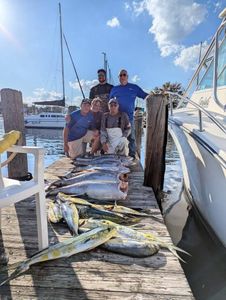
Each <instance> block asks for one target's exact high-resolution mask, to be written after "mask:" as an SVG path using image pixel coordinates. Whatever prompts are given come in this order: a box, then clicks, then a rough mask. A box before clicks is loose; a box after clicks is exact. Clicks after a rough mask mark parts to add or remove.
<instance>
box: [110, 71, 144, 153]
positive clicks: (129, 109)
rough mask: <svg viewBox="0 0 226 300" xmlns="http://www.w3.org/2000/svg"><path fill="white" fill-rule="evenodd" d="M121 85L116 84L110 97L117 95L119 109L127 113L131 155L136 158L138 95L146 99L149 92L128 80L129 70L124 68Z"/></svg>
mask: <svg viewBox="0 0 226 300" xmlns="http://www.w3.org/2000/svg"><path fill="white" fill-rule="evenodd" d="M119 81H120V85H117V86H114V87H113V88H112V90H111V92H110V99H111V98H114V97H116V98H117V100H118V103H119V110H120V111H121V112H125V113H127V115H128V116H129V120H130V124H131V134H130V135H129V136H128V140H129V155H130V156H132V157H133V158H135V155H136V145H135V128H134V118H133V113H134V109H135V100H136V97H139V98H142V99H145V98H146V97H147V96H148V94H147V93H145V92H144V91H143V90H142V89H141V88H140V87H139V86H138V85H136V84H132V83H129V82H128V72H127V71H126V70H124V69H122V70H121V71H120V72H119Z"/></svg>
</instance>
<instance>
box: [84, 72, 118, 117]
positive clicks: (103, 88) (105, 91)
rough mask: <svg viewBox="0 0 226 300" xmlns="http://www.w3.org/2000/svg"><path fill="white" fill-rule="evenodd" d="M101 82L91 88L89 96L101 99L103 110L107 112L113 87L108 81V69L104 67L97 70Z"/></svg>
mask: <svg viewBox="0 0 226 300" xmlns="http://www.w3.org/2000/svg"><path fill="white" fill-rule="evenodd" d="M97 74H98V81H99V84H97V85H95V86H93V87H92V88H91V90H90V94H89V98H90V99H94V98H96V97H98V98H100V99H101V111H102V112H104V113H105V112H107V111H109V109H108V101H109V94H110V91H111V89H112V87H113V85H111V84H110V83H107V79H106V71H105V70H104V69H99V70H98V71H97Z"/></svg>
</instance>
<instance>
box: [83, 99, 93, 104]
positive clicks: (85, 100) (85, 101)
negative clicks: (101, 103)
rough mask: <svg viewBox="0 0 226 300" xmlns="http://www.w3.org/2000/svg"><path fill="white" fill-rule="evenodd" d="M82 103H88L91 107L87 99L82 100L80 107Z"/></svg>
mask: <svg viewBox="0 0 226 300" xmlns="http://www.w3.org/2000/svg"><path fill="white" fill-rule="evenodd" d="M83 103H88V104H90V105H91V101H90V99H88V98H85V99H82V102H81V105H82V104H83Z"/></svg>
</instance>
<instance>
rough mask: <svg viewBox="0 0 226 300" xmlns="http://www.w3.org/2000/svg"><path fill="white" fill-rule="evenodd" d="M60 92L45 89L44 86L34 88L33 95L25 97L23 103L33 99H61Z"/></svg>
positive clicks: (30, 101) (33, 100)
mask: <svg viewBox="0 0 226 300" xmlns="http://www.w3.org/2000/svg"><path fill="white" fill-rule="evenodd" d="M61 99H62V93H58V92H56V91H46V90H45V89H44V88H36V89H35V90H34V91H33V96H28V97H25V99H24V102H25V103H32V102H35V101H48V100H61Z"/></svg>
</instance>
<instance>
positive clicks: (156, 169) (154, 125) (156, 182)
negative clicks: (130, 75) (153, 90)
mask: <svg viewBox="0 0 226 300" xmlns="http://www.w3.org/2000/svg"><path fill="white" fill-rule="evenodd" d="M146 103H147V104H146V105H147V123H146V130H147V135H146V136H147V137H146V156H145V169H144V185H145V186H150V187H152V188H153V191H154V193H155V196H156V198H157V199H158V198H159V197H158V196H159V192H160V191H161V190H162V189H163V181H164V173H165V153H166V143H167V126H168V105H167V103H168V101H167V98H166V96H164V95H162V94H151V95H150V96H149V97H148V98H147V101H146ZM158 202H159V205H160V208H161V204H160V201H158Z"/></svg>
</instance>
